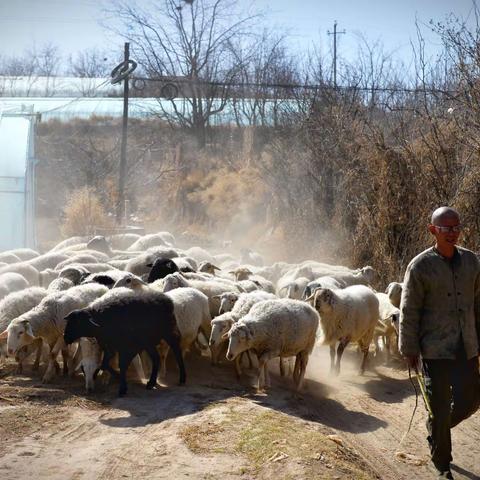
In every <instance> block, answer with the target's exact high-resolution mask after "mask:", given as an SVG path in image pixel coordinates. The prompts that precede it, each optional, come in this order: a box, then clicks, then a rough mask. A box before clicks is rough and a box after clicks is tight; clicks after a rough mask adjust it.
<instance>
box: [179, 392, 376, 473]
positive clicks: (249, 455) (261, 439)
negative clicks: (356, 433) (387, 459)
mask: <svg viewBox="0 0 480 480" xmlns="http://www.w3.org/2000/svg"><path fill="white" fill-rule="evenodd" d="M207 412H208V413H207ZM207 412H206V413H207V415H203V416H202V418H201V419H200V421H197V423H193V424H189V425H188V426H186V427H185V428H184V429H183V430H182V431H181V433H180V436H181V438H182V439H183V441H184V442H185V444H186V445H187V447H188V448H189V449H190V450H192V451H193V452H194V453H197V454H202V455H206V454H210V455H211V454H215V453H224V454H234V455H239V456H241V457H243V458H244V459H245V460H246V461H247V463H248V467H243V470H244V473H246V472H248V473H250V474H252V475H254V477H255V478H278V479H282V480H288V479H294V478H325V479H334V478H346V479H372V478H376V476H375V473H374V472H373V471H372V470H371V469H370V467H368V466H367V464H366V463H365V462H364V461H363V460H362V459H361V458H359V457H358V456H357V455H356V454H355V453H354V452H353V451H351V450H350V449H349V448H348V447H346V446H344V445H339V444H337V443H335V442H334V441H332V440H331V439H329V438H328V436H327V435H328V434H329V433H330V432H329V431H328V430H327V429H325V428H324V427H322V426H320V425H316V424H314V423H311V422H305V421H301V420H298V419H296V418H295V417H292V416H289V415H286V414H283V413H280V412H275V411H271V410H269V409H266V408H262V407H258V406H252V404H251V403H249V402H248V401H247V400H241V399H238V398H237V399H230V400H228V401H225V402H220V403H216V404H211V405H210V406H209V409H208V411H207Z"/></svg>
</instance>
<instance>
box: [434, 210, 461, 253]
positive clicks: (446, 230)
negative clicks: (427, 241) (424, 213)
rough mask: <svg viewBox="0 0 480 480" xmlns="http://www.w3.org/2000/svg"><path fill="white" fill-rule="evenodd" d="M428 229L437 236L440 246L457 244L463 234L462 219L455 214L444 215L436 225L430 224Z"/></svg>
mask: <svg viewBox="0 0 480 480" xmlns="http://www.w3.org/2000/svg"><path fill="white" fill-rule="evenodd" d="M428 229H429V230H430V233H431V234H432V235H433V236H434V237H435V238H436V240H437V245H438V246H439V247H442V246H455V245H456V244H457V242H458V239H459V237H460V234H461V225H460V219H459V218H458V217H453V216H451V217H450V216H449V217H443V218H440V219H439V220H438V221H437V222H436V225H429V227H428Z"/></svg>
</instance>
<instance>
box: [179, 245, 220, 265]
mask: <svg viewBox="0 0 480 480" xmlns="http://www.w3.org/2000/svg"><path fill="white" fill-rule="evenodd" d="M183 253H184V254H185V255H186V256H188V257H193V258H194V259H195V260H196V261H197V262H199V263H200V262H210V263H215V258H214V257H213V255H212V254H210V252H207V250H205V249H204V248H201V247H190V248H189V249H187V250H185V251H184V252H183Z"/></svg>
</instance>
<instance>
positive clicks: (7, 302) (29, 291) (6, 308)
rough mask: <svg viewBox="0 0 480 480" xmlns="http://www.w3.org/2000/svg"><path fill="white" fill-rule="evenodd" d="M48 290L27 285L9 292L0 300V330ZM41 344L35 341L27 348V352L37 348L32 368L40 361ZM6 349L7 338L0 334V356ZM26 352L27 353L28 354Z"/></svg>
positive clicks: (34, 303)
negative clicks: (19, 289)
mask: <svg viewBox="0 0 480 480" xmlns="http://www.w3.org/2000/svg"><path fill="white" fill-rule="evenodd" d="M47 294H48V292H47V291H46V290H45V289H44V288H40V287H29V288H26V289H24V290H21V291H18V292H14V293H10V294H9V295H7V296H6V297H5V298H4V299H3V300H2V301H0V332H4V331H6V329H7V327H8V325H9V324H10V322H11V321H12V320H13V319H14V318H17V317H19V316H20V315H22V314H24V313H25V312H28V311H29V310H31V309H32V308H33V307H35V306H37V305H38V304H39V303H40V302H41V301H42V300H43V299H44V298H45V297H46V296H47ZM41 344H42V341H39V342H37V343H36V344H35V345H34V346H32V347H31V348H27V352H30V353H31V351H32V349H33V348H36V347H39V348H36V349H37V358H36V359H35V363H34V367H33V368H34V370H36V369H38V366H39V362H40V353H41ZM6 351H7V339H6V336H5V338H1V336H0V358H3V357H5V356H6ZM30 353H28V354H30ZM24 359H25V357H24V356H23V355H20V357H19V360H20V361H19V365H18V371H19V372H21V371H22V370H23V360H24Z"/></svg>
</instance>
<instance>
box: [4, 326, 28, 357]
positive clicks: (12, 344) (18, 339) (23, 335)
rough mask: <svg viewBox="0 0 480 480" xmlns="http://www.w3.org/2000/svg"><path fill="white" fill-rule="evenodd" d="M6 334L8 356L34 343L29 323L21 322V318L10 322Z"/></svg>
mask: <svg viewBox="0 0 480 480" xmlns="http://www.w3.org/2000/svg"><path fill="white" fill-rule="evenodd" d="M6 332H7V350H8V354H9V355H13V354H15V353H17V352H18V351H19V350H20V349H21V348H22V347H24V346H26V345H30V344H31V343H33V342H34V341H35V336H34V335H33V331H32V326H31V325H30V322H29V321H28V320H21V317H19V319H17V320H14V321H13V322H11V323H10V325H9V326H8V328H7V330H6ZM4 333H5V332H4Z"/></svg>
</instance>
